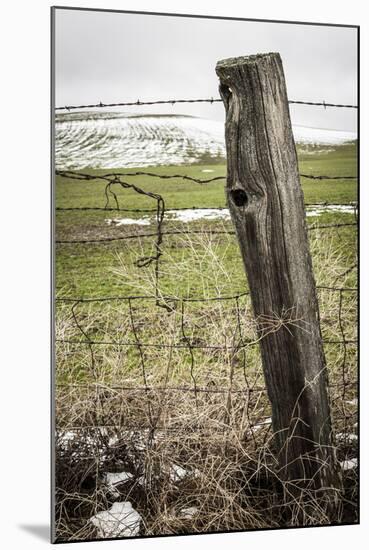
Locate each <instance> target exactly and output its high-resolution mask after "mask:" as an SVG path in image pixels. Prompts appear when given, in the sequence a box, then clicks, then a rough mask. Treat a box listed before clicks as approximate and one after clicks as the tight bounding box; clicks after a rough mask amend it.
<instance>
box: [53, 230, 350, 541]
mask: <svg viewBox="0 0 369 550" xmlns="http://www.w3.org/2000/svg"><path fill="white" fill-rule="evenodd" d="M171 243H172V245H173V248H170V247H166V248H164V254H163V258H162V261H161V272H160V289H162V295H161V301H162V302H166V303H167V304H170V306H171V307H170V309H169V310H168V309H165V308H163V307H158V306H156V305H155V299H139V300H132V301H131V302H129V301H127V300H123V301H112V302H105V303H87V304H86V303H78V304H71V303H63V302H62V303H60V304H59V307H58V315H57V327H56V331H57V335H56V336H57V339H58V340H60V342H58V345H57V361H56V383H57V387H56V423H57V438H56V503H57V506H56V538H57V540H59V541H62V540H63V541H66V540H86V539H90V538H96V536H97V532H96V531H95V528H94V527H93V526H92V524H91V523H89V521H88V520H89V518H90V517H91V516H93V515H94V514H95V513H96V512H99V511H102V510H106V509H108V508H110V506H111V505H112V503H113V502H115V501H126V500H128V501H130V502H132V505H133V506H134V508H135V509H136V510H137V511H138V512H139V513H140V514H141V516H142V518H143V519H142V524H141V531H140V534H141V535H145V536H149V535H160V534H179V533H200V532H217V531H233V530H245V529H259V528H268V527H283V526H287V525H324V524H328V523H329V518H328V516H327V513H326V510H327V506H326V500H327V494H322V495H320V496H317V495H316V493H313V492H312V493H311V501H310V502H308V503H307V500H308V499H307V498H306V495H305V498H304V502H303V503H301V502H299V501H297V500H296V497H295V496H294V491H293V487H291V486H288V485H287V484H286V483H284V482H283V481H282V480H281V479H280V477H279V473H278V464H277V462H276V459H275V456H274V443H273V433H272V430H271V425H270V423H269V420H268V419H269V417H270V405H269V402H268V399H267V395H266V391H265V388H264V379H263V375H262V368H261V361H260V356H259V351H258V345H257V342H258V339H257V335H256V329H255V327H256V324H255V319H254V318H253V315H252V310H251V305H250V300H249V296H247V295H245V296H240V297H238V298H236V299H230V300H224V301H200V302H196V301H194V302H189V301H183V300H182V299H183V298H188V297H190V296H193V295H194V294H196V295H197V296H198V297H200V298H201V299H203V300H209V298H211V297H213V296H230V295H233V294H235V293H237V292H236V291H237V289H239V288H242V287H243V286H245V281H244V276H243V273H242V268H241V262H240V259H239V255H238V252H237V249H236V248H235V245H234V243H232V242H228V241H227V240H226V239H225V238H221V237H210V236H204V235H197V236H194V235H190V236H189V235H181V236H178V237H175V239H172V240H171ZM126 246H129V245H126ZM311 247H312V254H313V257H314V266H315V275H316V280H317V284H318V286H332V285H333V284H334V286H340V287H344V286H349V285H352V281H353V271H352V270H351V271H350V272H348V273H347V274H345V271H347V268H348V266H347V260H346V258H347V254H345V243H344V242H342V243H341V244H340V242H337V239H336V238H335V237H334V236H332V235H331V234H330V232H325V233H323V232H322V233H321V234H318V233H317V232H314V234H313V240H312V243H311ZM126 252H127V251H126ZM129 253H130V257H134V256H135V255H136V257H137V258H139V257H140V256H141V255H142V251H141V250H140V249H139V248H137V249H131V250H130V251H129ZM126 257H127V254H126V253H125V254H122V256H121V257H120V263H119V268H118V269H117V270H116V275H117V276H118V277H120V279H121V280H123V281H124V282H125V284H126V286H127V292H128V293H130V294H135V295H137V294H140V295H146V296H151V297H155V289H156V281H155V277H154V270H153V269H152V268H145V269H144V268H141V269H140V268H136V267H134V264H133V262H130V263H129V264H127V263H126V261H125V258H126ZM237 285H238V286H237ZM168 294H170V295H171V297H172V298H174V300H172V301H168V300H167V295H168ZM341 294H342V296H341ZM319 301H320V308H321V322H322V331H323V337H324V339H325V340H329V341H336V340H343V339H344V340H355V339H356V334H355V331H356V294H355V293H354V292H344V293H340V292H338V291H331V290H327V289H320V290H319ZM265 322H267V324H268V326H267V330H268V331H269V330H280V328H281V326H286V325H287V327H288V324H289V323H290V324H291V325H296V323H297V322H301V320H297V319H294V318H293V315H292V314H291V312H286V316H285V318H284V319H283V320H281V319H278V318H270V319H266V320H265ZM77 340H79V341H80V340H82V341H84V342H85V343H83V344H76V343H71V342H75V341H77ZM88 341H94V342H99V341H100V342H105V343H106V342H108V343H106V344H104V345H101V344H100V345H97V344H93V345H91V344H90V345H89V344H88V343H86V342H88ZM325 352H326V358H327V368H328V371H329V379H330V398H331V406H332V415H333V424H334V430H335V432H336V433H338V434H343V436H341V435H340V437H339V438H338V439H337V453H338V459H339V460H340V461H342V460H345V459H348V458H353V457H354V456H355V454H356V449H355V441H352V439H353V438H351V440H350V439H349V438H348V436H347V434H355V433H356V432H355V421H356V420H355V412H356V405H355V403H354V402H352V403H350V401H352V400H353V399H354V398H355V397H356V386H355V384H354V382H355V380H356V353H355V352H356V347H355V346H354V345H352V344H348V343H347V344H327V345H326V346H325ZM178 468H183V470H184V471H185V473H183V472H182V474H183V475H182V476H178V475H176V470H178ZM123 471H125V472H128V473H130V474H131V477H130V479H129V480H128V481H125V482H123V483H120V484H118V485H117V486H116V487H115V491H113V493H112V492H111V491H109V489H108V487H107V485H106V482H105V481H104V476H105V474H106V473H107V472H123ZM343 474H344V476H343V490H342V492H340V493H339V499H340V503H341V506H340V511H339V516H338V518H337V521H338V522H353V521H356V520H357V515H356V514H357V511H356V493H357V481H356V474H355V471H354V470H350V471H346V472H343ZM326 493H328V492H326ZM328 496H329V495H328ZM192 507H193V508H194V509H195V510H196V511H195V512H194V514H193V515H191V517H190V516H188V517H186V515H184V513H183V510H184V509H187V508H192Z"/></svg>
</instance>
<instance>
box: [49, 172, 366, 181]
mask: <svg viewBox="0 0 369 550" xmlns="http://www.w3.org/2000/svg"><path fill="white" fill-rule="evenodd" d="M55 173H56V175H57V176H60V177H63V178H68V179H76V180H86V181H91V180H99V179H111V178H114V177H116V176H118V177H136V176H148V177H153V178H158V179H182V180H186V181H192V182H194V183H199V184H205V183H212V182H213V181H220V180H225V179H226V176H215V177H213V178H203V179H202V178H194V177H192V176H187V175H186V174H156V173H155V172H143V171H137V172H111V173H106V174H104V175H101V176H97V175H95V174H86V173H83V172H75V171H72V170H56V171H55ZM300 177H302V178H306V179H311V180H355V179H357V176H328V175H314V174H300Z"/></svg>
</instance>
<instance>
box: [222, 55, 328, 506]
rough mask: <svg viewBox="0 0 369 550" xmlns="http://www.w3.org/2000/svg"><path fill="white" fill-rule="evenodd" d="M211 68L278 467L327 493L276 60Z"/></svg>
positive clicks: (319, 379)
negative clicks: (222, 107)
mask: <svg viewBox="0 0 369 550" xmlns="http://www.w3.org/2000/svg"><path fill="white" fill-rule="evenodd" d="M216 73H217V75H218V77H219V79H220V94H221V97H222V99H223V102H224V105H225V110H226V124H225V134H226V149H227V184H226V195H227V201H228V205H229V209H230V213H231V217H232V221H233V223H234V226H235V229H236V233H237V237H238V241H239V246H240V249H241V253H242V258H243V262H244V266H245V270H246V273H247V278H248V282H249V286H250V291H251V297H252V304H253V309H254V313H255V317H256V319H257V326H258V331H259V336H260V337H262V339H261V341H260V348H261V356H262V362H263V369H264V375H265V380H266V385H267V389H268V395H269V398H270V401H271V405H272V422H273V431H274V434H275V435H274V438H275V444H276V449H277V453H278V458H279V462H280V467H281V471H280V474H281V476H282V478H283V479H284V480H289V481H293V482H296V483H294V486H295V485H297V486H299V487H301V488H304V489H309V490H310V489H313V490H314V491H316V490H318V491H319V490H321V489H322V488H324V489H325V490H326V492H327V495H328V493H331V495H332V498H333V499H334V495H335V494H336V491H335V488H337V487H338V486H339V479H338V475H337V473H336V461H335V456H334V452H333V450H332V434H331V419H330V407H329V400H328V379H327V370H326V366H325V358H324V352H323V345H322V338H321V332H320V324H319V310H318V302H317V297H316V291H315V281H314V276H313V270H312V262H311V256H310V252H309V243H308V236H307V230H306V222H305V208H304V200H303V193H302V189H301V185H300V180H299V174H298V164H297V155H296V148H295V143H294V139H293V134H292V127H291V121H290V114H289V107H288V99H287V91H286V84H285V78H284V73H283V67H282V61H281V58H280V55H279V54H278V53H269V54H262V55H255V56H249V57H238V58H232V59H225V60H222V61H219V62H218V64H217V66H216ZM329 488H332V491H329ZM328 500H330V498H328Z"/></svg>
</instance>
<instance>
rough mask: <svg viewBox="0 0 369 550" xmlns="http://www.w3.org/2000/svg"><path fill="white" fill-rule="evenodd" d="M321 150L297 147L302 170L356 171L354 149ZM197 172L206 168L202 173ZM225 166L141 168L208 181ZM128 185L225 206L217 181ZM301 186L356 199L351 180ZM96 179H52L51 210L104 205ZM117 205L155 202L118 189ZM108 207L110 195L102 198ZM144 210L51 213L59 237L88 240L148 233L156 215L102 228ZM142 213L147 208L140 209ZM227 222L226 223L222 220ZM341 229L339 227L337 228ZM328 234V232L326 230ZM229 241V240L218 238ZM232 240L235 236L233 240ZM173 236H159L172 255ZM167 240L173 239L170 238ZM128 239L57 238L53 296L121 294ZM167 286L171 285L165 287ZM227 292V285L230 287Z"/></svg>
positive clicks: (177, 203)
mask: <svg viewBox="0 0 369 550" xmlns="http://www.w3.org/2000/svg"><path fill="white" fill-rule="evenodd" d="M319 151H320V152H318V153H317V152H315V153H314V148H311V147H310V148H308V149H306V148H305V150H299V167H300V172H301V173H303V174H311V175H327V176H336V175H340V176H351V175H355V174H356V147H355V145H345V146H341V147H337V148H336V149H333V150H332V148H329V147H319ZM203 170H212V172H204V171H203ZM225 170H226V168H225V165H214V164H211V165H191V166H162V167H153V168H145V169H144V170H143V171H146V172H152V173H155V174H158V175H162V174H168V175H174V174H178V175H187V176H191V177H194V178H198V179H208V178H212V177H216V176H224V175H225ZM134 171H135V170H132V169H130V170H128V169H127V170H124V169H122V170H88V171H85V172H88V173H89V174H95V175H101V174H104V173H112V172H119V173H120V174H124V173H127V172H128V173H129V172H134ZM126 181H127V183H130V184H131V183H134V184H135V185H137V186H138V187H140V188H142V189H143V190H144V191H148V192H153V193H159V194H160V195H161V196H162V197H163V199H164V201H165V208H166V209H169V210H170V209H172V208H191V207H214V208H216V207H225V194H224V181H222V180H221V181H219V182H211V183H208V184H198V183H192V182H189V181H186V180H182V179H180V178H178V179H176V178H175V179H170V180H163V179H159V178H153V177H149V176H137V177H129V178H128V177H127V178H126ZM301 181H302V186H303V191H304V196H305V202H306V203H307V204H312V203H323V202H328V203H343V204H345V203H349V202H352V201H357V183H356V180H344V179H342V180H322V181H320V180H309V179H306V178H302V179H301ZM104 190H105V182H103V181H78V180H74V179H69V178H64V177H63V178H62V177H57V178H56V206H57V208H58V207H59V208H71V207H104V206H105V204H106V198H105V194H104ZM117 195H118V198H119V205H120V207H121V208H127V209H155V207H156V201H155V200H154V199H151V198H149V197H146V196H144V195H140V194H137V193H136V192H135V191H133V190H131V189H125V190H119V191H117ZM109 206H110V207H114V206H115V204H114V200H112V197H111V199H110V203H109ZM143 215H145V214H140V213H134V212H128V213H119V212H104V211H93V210H92V211H83V210H82V211H81V210H80V211H58V210H57V213H56V229H57V239H58V240H85V239H86V240H87V239H100V238H109V237H117V236H122V235H124V234H132V233H135V232H140V233H152V232H153V231H155V220H154V217H153V215H152V216H151V221H152V224H151V226H150V227H145V226H137V225H132V226H129V225H124V226H120V227H115V226H109V225H108V224H107V222H106V221H105V220H107V219H109V218H116V217H129V218H136V217H137V218H140V217H142V216H143ZM146 216H148V214H146ZM348 221H353V216H352V215H351V214H347V213H323V214H321V215H320V216H318V217H309V219H308V222H309V223H314V222H319V224H323V223H324V224H329V223H345V222H348ZM173 224H174V222H173V221H171V220H170V219H169V220H168V221H167V222H164V226H163V227H164V230H165V228H173ZM226 225H227V227H228V228H231V226H230V224H229V223H227V224H226ZM222 226H223V222H219V221H212V222H210V221H208V222H204V220H202V221H201V222H200V221H197V222H191V223H186V224H181V223H178V222H177V223H176V227H177V228H178V227H180V228H183V229H187V230H188V229H199V228H208V229H209V228H212V229H217V228H219V227H222ZM344 233H345V232H344V231H343V234H344ZM332 234H334V232H333V231H332ZM223 241H224V242H226V241H227V243H228V242H229V239H225V238H224V239H223ZM233 241H234V239H233ZM153 242H154V239H145V240H144V239H141V240H140V243H141V245H142V247H143V248H144V250H145V251H148V250H151V249H152V246H153ZM173 242H175V238H173V237H172V238H171V237H168V238H165V239H164V242H163V246H162V249H163V251H165V250H167V249H168V247H169V248H170V249H171V251H172V253H173V254H175V251H174V250H173V248H171V247H172V245H173ZM171 243H172V244H171ZM135 248H137V247H135V246H134V244H133V241H113V242H111V243H107V244H100V245H99V244H77V245H71V244H63V245H57V249H56V268H57V269H56V289H57V294H63V295H73V296H76V297H87V296H103V295H107V294H110V293H117V292H118V293H122V292H123V293H124V292H126V287H125V286H124V285H122V283H121V281H120V280H119V277H117V276H116V275H115V274H114V273H113V270H115V269H116V268H117V267H118V265H119V263H120V261H119V256H121V255H122V254H126V255H127V262H129V258H130V257H131V256H132V254H133V255H134V254H135ZM346 252H347V260H348V261H351V259H352V256H353V255H354V254H355V247H354V245H353V243H351V244H350V245H349V246H348V248H347V250H346ZM228 254H229V256H230V259H231V258H232V257H233V256H234V255H238V252H237V249H235V250H233V247H232V250H228ZM169 290H170V289H169ZM233 290H234V289H233Z"/></svg>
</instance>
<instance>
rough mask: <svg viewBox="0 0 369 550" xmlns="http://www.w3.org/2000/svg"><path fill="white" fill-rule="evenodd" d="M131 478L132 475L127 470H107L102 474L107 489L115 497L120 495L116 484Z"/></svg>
mask: <svg viewBox="0 0 369 550" xmlns="http://www.w3.org/2000/svg"><path fill="white" fill-rule="evenodd" d="M132 478H133V475H132V474H131V473H129V472H108V473H106V474H105V475H104V481H105V484H106V486H107V488H108V491H109V493H111V494H112V495H113V496H115V497H119V495H120V493H119V491H118V489H117V485H120V484H121V483H125V482H126V481H129V480H130V479H132Z"/></svg>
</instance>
